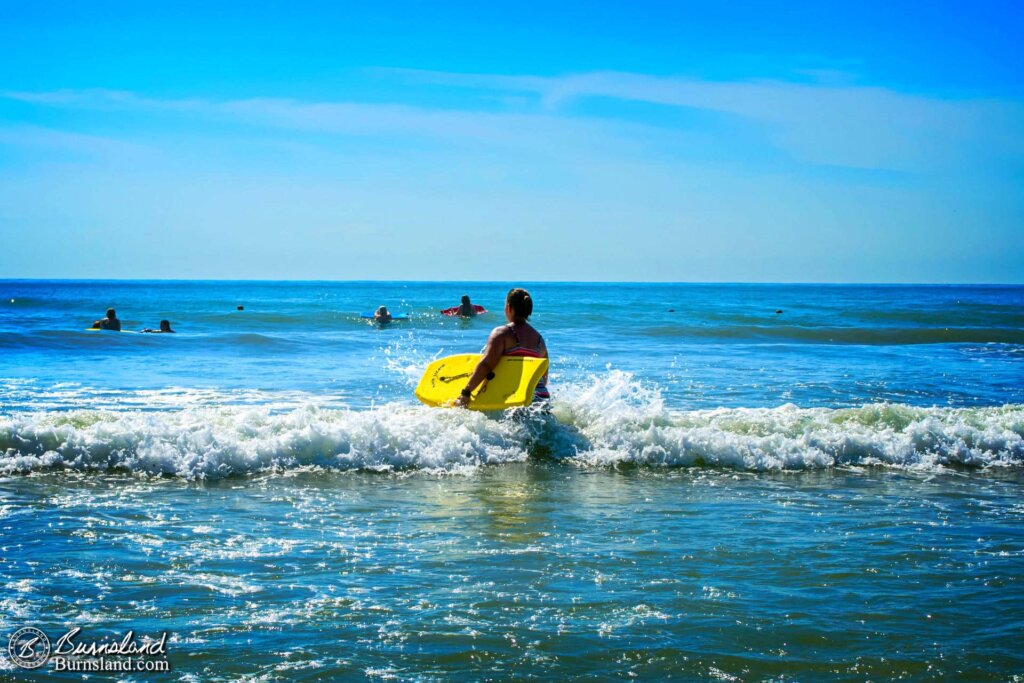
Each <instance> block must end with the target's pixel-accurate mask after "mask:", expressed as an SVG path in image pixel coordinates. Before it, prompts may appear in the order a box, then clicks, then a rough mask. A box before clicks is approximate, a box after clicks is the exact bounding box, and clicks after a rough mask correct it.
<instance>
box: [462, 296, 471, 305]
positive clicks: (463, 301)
mask: <svg viewBox="0 0 1024 683" xmlns="http://www.w3.org/2000/svg"><path fill="white" fill-rule="evenodd" d="M462 303H464V304H468V303H469V295H468V294H463V295H462Z"/></svg>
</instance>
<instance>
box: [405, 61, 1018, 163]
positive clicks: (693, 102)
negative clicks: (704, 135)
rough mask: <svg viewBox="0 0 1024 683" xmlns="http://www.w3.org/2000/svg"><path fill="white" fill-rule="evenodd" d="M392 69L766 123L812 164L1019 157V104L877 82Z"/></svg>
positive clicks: (561, 99) (551, 100)
mask: <svg viewBox="0 0 1024 683" xmlns="http://www.w3.org/2000/svg"><path fill="white" fill-rule="evenodd" d="M392 72H393V73H394V74H395V75H397V76H400V77H404V78H408V79H411V80H416V81H419V82H426V83H436V84H438V85H444V86H449V87H463V88H473V89H486V90H494V91H500V92H518V93H531V94H533V95H535V96H537V97H538V98H539V103H540V105H541V106H542V107H543V108H544V109H545V110H546V111H549V112H553V111H557V110H559V109H561V108H563V107H564V106H565V105H566V104H569V103H572V102H576V101H584V100H586V99H588V98H612V99H618V100H626V101H635V102H645V103H651V104H660V105H666V106H671V107H680V108H686V109H695V110H702V111H708V112H714V113H717V114H721V115H728V116H734V117H739V118H741V119H743V120H746V121H748V122H751V123H754V124H760V125H763V126H765V127H766V128H767V132H766V134H767V136H768V140H769V141H770V142H771V143H773V144H775V145H777V146H778V147H780V148H782V149H783V150H785V151H788V152H789V153H790V154H792V155H794V156H795V157H797V158H799V159H802V160H804V161H807V162H809V163H814V164H824V165H837V166H852V167H858V168H882V169H897V170H920V169H926V168H930V167H932V166H934V165H935V164H936V163H941V164H943V165H945V164H947V163H963V162H964V160H965V157H971V156H974V155H979V154H980V155H983V156H985V157H988V156H990V155H998V156H1001V157H1016V158H1019V157H1020V156H1022V155H1024V102H1021V101H1019V100H998V99H941V98H935V97H925V96H920V95H913V94H906V93H901V92H897V91H894V90H890V89H886V88H879V87H866V86H849V85H845V86H836V85H828V84H825V83H822V84H816V85H811V84H804V83H786V82H779V81H734V82H716V81H701V80H694V79H686V78H671V77H658V76H648V75H642V74H632V73H621V72H597V73H589V74H580V75H570V76H563V77H536V76H505V75H488V74H460V73H446V72H433V71H416V70H408V69H396V70H392ZM834 80H835V79H834V78H833V81H834Z"/></svg>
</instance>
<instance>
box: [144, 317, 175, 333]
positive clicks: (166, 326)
mask: <svg viewBox="0 0 1024 683" xmlns="http://www.w3.org/2000/svg"><path fill="white" fill-rule="evenodd" d="M143 332H151V333H152V334H162V333H170V334H174V330H172V329H171V321H170V320H161V321H160V329H159V330H153V329H150V328H148V327H147V328H146V329H144V330H143Z"/></svg>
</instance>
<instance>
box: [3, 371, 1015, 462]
mask: <svg viewBox="0 0 1024 683" xmlns="http://www.w3.org/2000/svg"><path fill="white" fill-rule="evenodd" d="M530 457H547V458H553V459H557V460H562V461H565V462H566V463H569V464H572V465H575V466H581V467H718V468H733V469H738V470H746V471H773V470H802V469H821V468H830V467H844V466H888V467H903V468H915V469H932V468H943V467H974V468H992V467H1021V466H1022V465H1024V406H1021V405H1008V406H1003V407H988V408H941V407H934V408H919V407H912V406H907V405H902V404H888V403H885V404H870V405H864V406H861V407H855V408H838V409H829V408H799V407H797V406H794V405H783V406H779V407H774V408H728V409H727V408H720V409H716V410H694V411H685V410H682V411H681V410H675V409H671V408H669V407H667V406H666V405H665V402H664V400H663V399H662V397H661V394H660V392H659V391H658V389H657V387H652V386H649V385H646V384H644V383H643V382H640V381H638V380H636V379H635V378H633V377H632V376H631V375H630V374H628V373H624V372H619V371H611V372H608V373H606V374H603V375H602V376H599V377H598V376H594V377H591V379H590V381H589V382H584V383H582V384H580V385H577V386H571V387H568V388H563V391H562V393H561V394H560V395H559V397H558V398H557V399H556V400H555V401H554V402H553V403H552V405H551V406H550V409H549V410H548V411H544V410H539V409H534V408H531V409H522V410H518V411H510V413H509V414H505V415H484V414H481V413H476V412H471V411H463V410H437V409H429V408H425V407H422V406H417V405H410V404H408V403H389V404H386V405H382V406H376V407H372V408H369V409H366V410H351V409H347V408H344V407H341V408H338V407H329V408H328V407H322V406H318V405H314V404H312V403H307V404H305V405H300V406H298V407H296V406H295V405H294V404H293V405H291V406H290V407H288V408H286V409H275V408H274V407H273V406H270V405H257V406H252V405H195V404H188V405H186V406H184V407H178V408H168V407H167V406H163V409H160V410H139V409H129V410H81V409H76V410H42V411H37V412H18V413H13V414H9V415H0V472H2V473H5V474H8V475H11V474H28V473H33V472H41V471H61V470H70V471H120V472H131V473H137V474H141V475H169V476H175V477H181V478H184V479H188V480H204V479H219V478H223V477H229V476H245V475H250V474H257V473H261V472H267V471H274V470H289V469H297V468H308V467H316V468H323V469H327V470H368V471H384V472H387V471H422V472H443V473H460V472H471V471H473V470H474V469H476V468H478V467H481V466H487V465H499V464H502V463H508V462H517V461H523V460H526V459H527V458H530Z"/></svg>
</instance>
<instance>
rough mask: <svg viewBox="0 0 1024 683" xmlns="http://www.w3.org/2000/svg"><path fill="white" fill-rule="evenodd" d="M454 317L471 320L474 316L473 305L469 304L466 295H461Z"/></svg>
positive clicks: (474, 309)
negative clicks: (460, 301)
mask: <svg viewBox="0 0 1024 683" xmlns="http://www.w3.org/2000/svg"><path fill="white" fill-rule="evenodd" d="M455 315H457V316H459V317H460V318H472V317H473V316H474V315H476V308H474V307H473V304H472V303H470V301H469V295H468V294H463V295H462V303H461V304H459V310H458V311H456V313H455Z"/></svg>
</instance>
